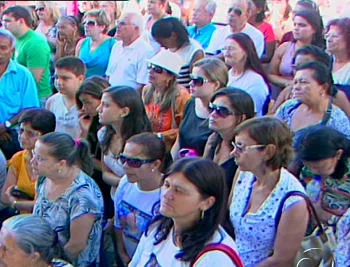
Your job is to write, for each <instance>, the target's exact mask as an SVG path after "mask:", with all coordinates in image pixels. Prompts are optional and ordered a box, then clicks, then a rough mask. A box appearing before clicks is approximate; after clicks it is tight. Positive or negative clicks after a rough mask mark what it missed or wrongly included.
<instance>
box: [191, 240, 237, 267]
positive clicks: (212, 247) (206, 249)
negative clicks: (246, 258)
mask: <svg viewBox="0 0 350 267" xmlns="http://www.w3.org/2000/svg"><path fill="white" fill-rule="evenodd" d="M215 250H217V251H221V252H224V253H225V254H226V255H227V256H229V257H230V258H231V260H232V262H233V263H234V264H235V265H236V267H244V264H243V261H242V260H241V258H240V257H239V255H238V253H237V252H236V251H235V250H234V249H233V248H231V247H229V246H228V245H225V244H222V243H212V244H209V245H207V246H205V247H204V248H203V250H202V251H201V252H200V253H199V254H198V255H197V257H196V259H195V260H194V264H195V263H196V262H197V261H198V260H199V259H200V258H201V257H202V256H203V255H204V254H205V253H207V252H210V251H215ZM194 264H192V265H191V266H193V265H194Z"/></svg>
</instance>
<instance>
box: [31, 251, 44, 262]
mask: <svg viewBox="0 0 350 267" xmlns="http://www.w3.org/2000/svg"><path fill="white" fill-rule="evenodd" d="M30 257H31V258H32V262H36V263H37V262H39V260H40V259H41V256H40V253H39V252H33V253H32V254H31V255H30Z"/></svg>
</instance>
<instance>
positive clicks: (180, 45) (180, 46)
mask: <svg viewBox="0 0 350 267" xmlns="http://www.w3.org/2000/svg"><path fill="white" fill-rule="evenodd" d="M152 36H153V38H154V39H155V40H156V41H157V42H158V43H159V44H160V45H161V46H162V47H165V48H167V49H169V50H170V51H172V52H175V53H176V54H178V55H179V56H181V57H182V59H183V61H184V64H183V66H182V67H181V70H180V75H179V77H178V83H179V84H181V85H183V86H185V87H186V88H189V87H190V81H191V79H190V73H191V70H192V68H193V64H194V62H196V61H197V60H199V59H202V58H204V50H203V48H202V46H201V45H200V44H199V43H198V42H197V41H195V40H193V39H190V38H189V35H188V32H187V29H186V27H185V26H184V25H183V24H182V22H181V21H180V20H178V19H177V18H174V17H169V18H163V19H160V20H157V21H156V22H155V23H154V24H153V27H152Z"/></svg>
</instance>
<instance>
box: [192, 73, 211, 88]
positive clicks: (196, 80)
mask: <svg viewBox="0 0 350 267" xmlns="http://www.w3.org/2000/svg"><path fill="white" fill-rule="evenodd" d="M190 79H191V82H192V84H193V85H194V86H203V84H205V83H207V82H209V80H208V79H206V78H204V77H201V76H193V75H190Z"/></svg>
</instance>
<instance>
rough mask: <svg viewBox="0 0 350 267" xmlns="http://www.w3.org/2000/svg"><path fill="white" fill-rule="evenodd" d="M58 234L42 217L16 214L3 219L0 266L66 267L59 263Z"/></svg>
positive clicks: (60, 254)
mask: <svg viewBox="0 0 350 267" xmlns="http://www.w3.org/2000/svg"><path fill="white" fill-rule="evenodd" d="M62 251H63V250H62V247H61V245H60V243H59V242H58V237H57V232H55V231H54V230H53V229H52V228H51V225H50V224H49V223H48V222H47V221H46V220H45V219H43V218H40V217H39V216H34V215H29V214H26V215H17V216H14V217H12V218H10V219H8V220H6V221H5V222H4V224H3V227H2V228H1V232H0V263H1V266H4V267H22V266H28V267H47V266H49V267H55V266H57V267H59V266H60V267H69V266H73V265H71V264H69V263H67V262H64V261H62V260H60V259H59V258H60V257H63V254H62Z"/></svg>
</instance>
